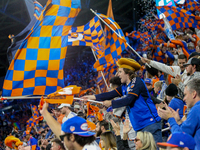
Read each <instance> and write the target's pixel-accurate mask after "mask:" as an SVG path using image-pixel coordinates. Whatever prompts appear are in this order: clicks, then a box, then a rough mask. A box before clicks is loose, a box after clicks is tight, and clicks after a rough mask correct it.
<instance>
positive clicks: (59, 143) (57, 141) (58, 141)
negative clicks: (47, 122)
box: [51, 138, 65, 149]
mask: <svg viewBox="0 0 200 150" xmlns="http://www.w3.org/2000/svg"><path fill="white" fill-rule="evenodd" d="M51 142H52V143H53V142H55V143H56V144H58V145H59V146H60V147H61V148H62V149H65V147H64V144H63V143H62V141H61V140H59V139H57V138H55V139H53V140H51Z"/></svg>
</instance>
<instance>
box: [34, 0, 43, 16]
mask: <svg viewBox="0 0 200 150" xmlns="http://www.w3.org/2000/svg"><path fill="white" fill-rule="evenodd" d="M33 3H34V7H35V9H34V14H33V15H34V17H35V18H36V19H37V20H39V17H40V14H41V12H42V10H43V6H42V5H41V4H40V3H39V2H37V1H36V0H34V2H33Z"/></svg>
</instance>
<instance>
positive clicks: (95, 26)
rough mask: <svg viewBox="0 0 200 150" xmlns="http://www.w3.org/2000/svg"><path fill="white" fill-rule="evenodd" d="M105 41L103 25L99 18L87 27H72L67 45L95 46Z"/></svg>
mask: <svg viewBox="0 0 200 150" xmlns="http://www.w3.org/2000/svg"><path fill="white" fill-rule="evenodd" d="M103 40H104V36H103V31H102V28H101V23H100V21H99V19H98V17H97V16H95V17H94V18H93V19H92V20H90V21H89V22H88V23H87V24H86V25H83V26H80V27H72V28H71V30H70V31H69V34H68V43H67V45H71V46H94V45H97V44H99V43H101V42H102V41H103Z"/></svg>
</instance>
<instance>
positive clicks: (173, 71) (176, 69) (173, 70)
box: [141, 54, 187, 81]
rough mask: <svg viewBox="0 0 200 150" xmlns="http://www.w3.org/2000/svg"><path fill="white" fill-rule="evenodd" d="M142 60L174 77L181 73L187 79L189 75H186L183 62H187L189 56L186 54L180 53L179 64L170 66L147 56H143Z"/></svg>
mask: <svg viewBox="0 0 200 150" xmlns="http://www.w3.org/2000/svg"><path fill="white" fill-rule="evenodd" d="M141 60H142V62H143V63H148V64H149V65H151V66H152V67H154V68H156V69H158V70H160V71H162V72H164V73H167V74H170V75H171V76H173V77H176V76H177V75H181V76H182V79H184V81H186V78H187V75H186V71H185V67H184V66H183V64H185V63H186V62H187V57H186V56H185V55H184V54H180V55H179V56H178V66H168V65H166V64H164V63H160V62H157V61H153V60H149V59H147V58H142V59H141Z"/></svg>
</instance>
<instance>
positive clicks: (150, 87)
mask: <svg viewBox="0 0 200 150" xmlns="http://www.w3.org/2000/svg"><path fill="white" fill-rule="evenodd" d="M145 84H146V86H147V89H148V90H149V91H151V90H152V88H153V87H152V84H149V83H145Z"/></svg>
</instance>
